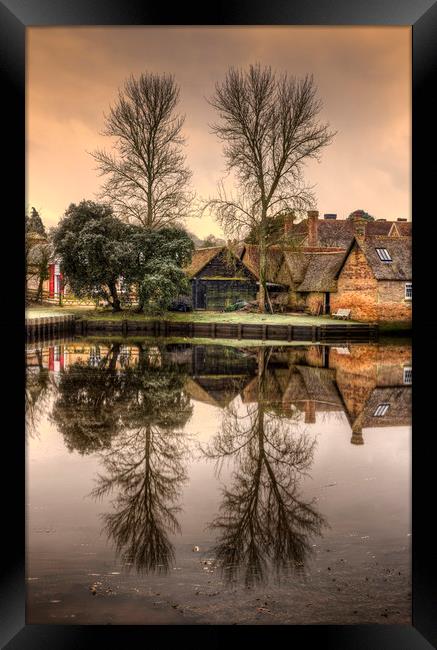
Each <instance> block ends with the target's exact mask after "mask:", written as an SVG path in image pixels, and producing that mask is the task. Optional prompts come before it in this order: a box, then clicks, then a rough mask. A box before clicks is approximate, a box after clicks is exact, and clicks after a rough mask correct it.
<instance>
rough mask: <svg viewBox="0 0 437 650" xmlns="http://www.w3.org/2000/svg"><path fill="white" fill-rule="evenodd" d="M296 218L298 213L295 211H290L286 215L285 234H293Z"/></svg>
mask: <svg viewBox="0 0 437 650" xmlns="http://www.w3.org/2000/svg"><path fill="white" fill-rule="evenodd" d="M295 218H296V215H295V214H294V212H289V213H288V214H286V215H285V216H284V236H285V237H287V236H288V235H290V234H291V231H292V230H293V226H294V220H295Z"/></svg>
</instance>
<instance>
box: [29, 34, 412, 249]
mask: <svg viewBox="0 0 437 650" xmlns="http://www.w3.org/2000/svg"><path fill="white" fill-rule="evenodd" d="M251 63H260V64H261V65H270V66H272V68H273V69H274V70H276V71H278V72H279V73H282V72H288V73H290V74H292V75H296V76H303V75H305V74H306V73H312V74H313V75H314V81H315V83H316V85H317V87H318V95H319V97H320V99H321V100H322V102H323V109H322V112H321V119H323V120H324V121H328V122H329V124H330V125H331V127H332V128H333V129H334V130H336V131H337V135H336V137H335V139H334V141H333V143H332V144H331V145H329V147H327V148H325V149H324V151H323V153H322V158H321V161H320V162H317V161H311V162H310V163H309V164H308V165H307V166H306V170H305V179H306V181H307V182H308V183H309V184H310V185H314V186H315V194H316V197H317V209H318V210H319V212H320V213H321V215H323V214H324V213H325V212H331V213H332V212H334V213H337V215H338V218H345V217H347V215H348V214H350V212H352V211H353V210H356V209H364V210H366V212H369V213H370V214H372V215H373V216H375V217H376V218H386V219H396V218H398V217H404V218H407V219H411V184H410V183H411V28H410V27H380V26H378V27H295V26H291V27H286V26H278V27H71V26H68V27H30V28H28V29H27V66H26V71H27V83H26V153H27V155H26V160H27V165H26V166H27V169H26V179H27V183H26V210H27V211H30V208H31V207H32V206H34V207H35V208H36V209H37V210H38V211H39V212H40V215H41V217H42V219H43V221H44V223H45V225H46V226H49V227H50V226H54V225H56V223H57V222H58V220H59V219H60V218H61V217H62V215H63V213H64V211H65V210H66V208H67V207H68V206H69V205H70V203H78V202H79V201H81V200H82V199H92V200H97V194H98V191H99V188H100V186H101V183H102V178H101V177H99V175H98V171H97V169H96V163H95V161H94V160H93V158H92V157H91V156H90V155H89V153H88V152H90V151H93V150H94V149H96V148H97V147H104V148H107V149H109V148H110V147H111V141H110V139H109V138H107V137H104V136H102V135H101V131H102V130H103V127H104V113H105V112H107V111H108V109H109V106H110V105H111V104H113V103H114V101H115V100H116V98H117V93H118V89H119V88H122V86H123V85H124V82H125V80H126V78H127V77H128V76H130V75H131V74H133V75H134V76H137V75H139V74H141V73H142V72H146V71H149V72H155V73H172V74H174V75H175V79H176V82H177V83H178V85H179V86H180V89H181V99H180V104H179V112H181V113H183V114H185V116H186V119H185V125H184V135H185V136H186V140H187V144H186V147H185V153H186V157H187V163H188V165H189V167H190V168H191V170H192V172H193V178H192V187H193V189H194V190H195V191H196V192H197V194H198V195H199V196H201V197H203V198H208V197H213V196H214V195H216V189H217V183H218V181H219V180H220V179H221V178H222V177H223V175H224V168H225V160H224V157H223V152H222V144H221V143H220V142H219V141H218V140H217V138H216V136H215V135H214V134H213V133H212V132H211V129H210V126H209V125H210V124H211V123H212V122H213V121H214V119H215V113H214V109H213V108H212V107H211V106H210V105H209V104H208V103H207V101H206V98H207V97H210V96H211V95H212V93H213V91H214V84H215V83H216V82H220V81H221V80H222V79H223V78H224V76H225V74H226V71H227V69H228V68H229V67H230V66H234V67H242V68H245V67H247V66H248V65H250V64H251ZM187 227H188V228H189V230H191V231H192V232H194V233H195V234H196V235H198V236H200V237H204V236H206V235H208V234H210V233H212V234H215V235H217V236H222V235H223V233H222V231H221V229H220V226H219V225H218V224H217V223H216V222H215V221H214V219H213V218H212V217H210V216H209V215H205V216H204V217H202V219H198V218H196V219H190V220H189V222H188V223H187Z"/></svg>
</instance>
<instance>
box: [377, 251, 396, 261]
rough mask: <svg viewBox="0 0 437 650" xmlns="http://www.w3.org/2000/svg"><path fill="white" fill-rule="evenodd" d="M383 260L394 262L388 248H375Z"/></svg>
mask: <svg viewBox="0 0 437 650" xmlns="http://www.w3.org/2000/svg"><path fill="white" fill-rule="evenodd" d="M375 250H376V252H377V254H378V257H379V259H380V260H381V262H393V260H392V258H391V255H390V253H389V252H388V250H387V249H386V248H375Z"/></svg>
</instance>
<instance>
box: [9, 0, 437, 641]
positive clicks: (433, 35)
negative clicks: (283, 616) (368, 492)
mask: <svg viewBox="0 0 437 650" xmlns="http://www.w3.org/2000/svg"><path fill="white" fill-rule="evenodd" d="M138 24H140V25H166V24H171V25H177V24H182V25H235V24H236V25H275V24H285V25H410V26H412V43H413V48H412V51H413V98H412V101H413V141H412V154H413V155H412V165H413V174H412V205H413V230H414V236H413V261H414V266H413V269H414V277H415V306H414V315H413V320H414V323H415V327H414V329H413V359H414V365H415V367H416V364H417V369H416V373H415V377H417V381H416V380H415V385H414V388H413V435H412V440H413V443H412V458H413V473H412V476H413V490H412V497H413V522H412V524H413V592H412V596H413V625H412V626H393V625H387V624H381V625H375V626H373V625H356V626H280V627H277V628H273V627H272V626H262V627H257V628H256V629H255V628H249V627H246V626H245V627H240V626H237V627H235V626H233V627H231V626H219V627H214V626H197V627H196V628H193V627H191V626H184V627H183V628H182V626H164V627H161V626H133V627H130V626H60V625H47V626H42V625H26V624H25V616H24V612H25V566H24V556H25V521H24V506H25V472H24V471H23V469H24V459H25V448H24V436H23V423H24V417H23V400H22V395H23V391H24V376H23V372H22V370H23V369H22V367H21V366H20V363H19V362H18V359H19V354H17V350H21V349H22V348H21V346H22V325H23V316H24V293H23V291H22V288H23V283H24V264H23V265H21V264H20V262H19V261H18V259H19V258H20V253H21V250H23V246H22V244H23V240H24V220H23V219H22V218H21V216H22V214H23V208H24V205H23V202H22V201H23V197H24V195H25V164H24V163H25V130H24V126H25V93H24V89H25V31H26V28H27V27H30V26H37V25H138ZM436 69H437V2H434V1H433V0H367V1H363V0H337V1H333V0H310V1H308V0H299V1H294V2H291V1H290V2H284V1H283V0H269V1H268V2H263V1H262V0H257V1H255V0H251V2H249V1H248V0H241V2H239V3H238V5H237V4H236V3H230V2H227V3H225V2H217V3H215V4H214V5H212V4H211V3H208V6H207V7H199V6H197V7H196V6H195V5H194V3H193V6H187V5H186V3H180V4H179V5H176V6H174V7H173V6H171V5H169V4H168V3H166V4H165V5H163V4H160V3H150V2H147V3H145V2H144V3H143V2H141V1H140V0H139V1H137V0H124V2H116V1H114V0H93V1H91V0H76V1H75V2H71V1H70V2H69V1H68V0H3V2H0V70H1V73H2V77H3V83H2V86H1V87H2V90H3V93H2V109H3V114H4V118H3V119H4V121H3V129H2V131H3V136H5V135H8V136H9V137H10V145H9V146H8V147H7V148H3V160H4V161H6V162H7V165H6V166H5V169H4V172H3V174H4V175H3V179H4V185H3V192H2V212H3V211H4V212H3V217H4V221H3V224H2V225H3V235H4V237H7V242H6V240H5V242H4V244H5V245H4V249H6V248H8V249H10V250H11V251H13V257H12V259H13V267H12V271H11V267H10V266H9V263H8V265H6V264H4V273H5V274H6V275H5V277H8V278H10V281H9V280H8V282H7V310H5V312H4V313H3V315H0V323H1V325H2V328H3V329H2V332H3V338H4V340H7V341H8V344H7V345H6V346H5V348H7V349H5V350H4V354H6V359H5V360H4V363H5V364H7V367H8V376H9V369H12V370H13V369H15V373H16V381H15V383H14V387H13V390H11V389H9V390H6V389H3V398H4V400H5V406H4V410H3V413H6V412H9V413H12V415H13V418H12V424H11V425H10V426H8V427H5V428H4V430H3V441H4V442H6V449H5V451H4V456H3V458H4V463H3V464H4V466H6V465H7V466H9V467H10V468H11V469H12V473H11V477H10V478H9V479H8V482H7V484H6V488H5V491H4V506H5V508H6V511H5V512H4V515H3V526H2V528H3V535H2V541H3V544H4V545H5V546H6V548H5V550H4V552H3V563H2V583H1V601H0V602H1V615H0V622H1V623H0V627H1V641H2V647H5V648H8V650H15V649H18V648H19V649H20V650H21V649H22V648H41V649H42V648H44V650H46V649H48V648H88V647H93V648H97V647H102V646H104V645H107V644H108V643H109V645H112V644H114V645H116V646H117V647H123V646H124V647H126V646H127V644H128V643H132V642H135V643H137V644H139V643H147V644H149V647H158V645H159V646H161V645H162V644H163V643H166V642H177V643H178V644H180V643H181V642H182V640H183V637H184V636H185V635H186V634H188V633H189V634H190V635H191V637H192V641H191V643H194V644H195V646H194V647H198V646H199V647H202V646H203V647H205V646H206V647H208V648H209V649H212V648H216V647H219V646H220V645H223V644H224V642H226V643H228V642H230V641H232V642H233V643H235V644H237V643H242V644H245V645H247V644H248V642H249V641H251V640H252V638H254V637H255V634H256V639H257V640H258V641H260V642H261V643H262V642H268V643H270V644H271V643H272V642H276V641H277V635H278V634H281V637H282V640H287V642H288V643H290V642H291V643H293V644H296V646H297V647H306V646H307V644H311V643H317V642H318V641H320V642H321V643H323V646H324V647H325V648H326V647H329V648H330V647H332V648H336V650H340V649H342V648H356V649H357V650H358V649H364V648H372V649H380V648H384V649H386V648H396V649H404V648H405V649H407V648H408V649H415V648H417V649H422V648H423V649H425V648H430V647H433V646H434V647H436V646H437V612H436V603H437V581H436V579H435V578H436V576H435V573H436V567H435V564H436V563H435V562H434V563H433V559H434V558H435V556H436V550H435V540H434V538H433V536H432V535H431V534H430V531H429V527H430V523H429V522H430V521H431V520H432V514H433V510H434V507H433V506H434V503H433V499H432V497H433V487H434V486H433V482H432V476H433V470H434V464H435V458H436V456H435V455H434V454H433V453H432V450H431V447H432V443H433V442H434V437H435V436H434V434H433V433H432V430H433V426H432V425H433V421H432V417H431V415H432V412H431V408H432V404H433V397H434V395H433V392H434V391H433V383H434V382H433V381H432V375H431V381H430V380H428V379H427V378H426V373H425V369H426V368H427V367H428V364H429V363H430V343H432V335H433V333H434V332H435V331H436V322H435V319H434V317H433V315H432V312H431V309H432V305H433V300H432V299H430V291H431V290H432V285H433V282H432V279H433V257H435V255H433V251H432V248H431V246H432V245H435V244H434V242H436V241H437V239H436V237H435V234H436V233H435V231H436V221H437V218H436V217H437V214H435V212H436V210H435V198H434V192H433V188H434V185H435V183H436V180H437V165H436V163H435V160H433V158H434V157H435V151H436V147H435V146H434V145H435V140H436V135H435V130H433V128H432V125H433V123H435V118H436V114H437V110H436V105H435V103H434V102H433V101H432V89H433V86H435V81H436ZM4 142H5V138H4V137H3V145H4ZM369 144H370V145H371V143H366V145H367V146H369ZM60 146H61V143H60ZM4 147H5V145H4ZM428 152H431V155H430V156H427V153H428ZM13 188H14V189H13ZM17 258H18V259H17ZM21 274H22V275H21ZM4 286H6V285H4ZM425 292H426V293H425ZM15 339H16V340H15ZM431 363H432V361H431ZM12 397H15V405H14V407H12V401H11V399H12ZM6 405H7V408H6ZM6 489H7V491H6ZM421 506H425V507H424V514H423V515H422V516H421ZM14 519H15V520H16V521H17V523H16V524H13V523H12V522H13V521H14ZM182 635H183V636H182ZM272 635H273V636H274V639H272Z"/></svg>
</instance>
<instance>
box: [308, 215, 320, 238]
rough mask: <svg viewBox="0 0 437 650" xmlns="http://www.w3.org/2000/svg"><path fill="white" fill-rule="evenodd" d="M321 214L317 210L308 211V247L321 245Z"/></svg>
mask: <svg viewBox="0 0 437 650" xmlns="http://www.w3.org/2000/svg"><path fill="white" fill-rule="evenodd" d="M318 231H319V213H318V211H317V210H308V246H318V244H319V232H318Z"/></svg>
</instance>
